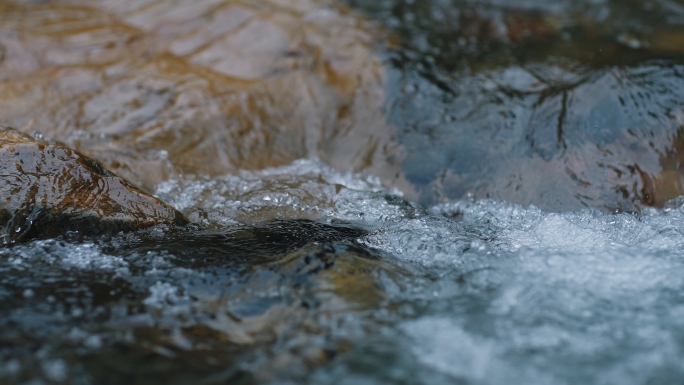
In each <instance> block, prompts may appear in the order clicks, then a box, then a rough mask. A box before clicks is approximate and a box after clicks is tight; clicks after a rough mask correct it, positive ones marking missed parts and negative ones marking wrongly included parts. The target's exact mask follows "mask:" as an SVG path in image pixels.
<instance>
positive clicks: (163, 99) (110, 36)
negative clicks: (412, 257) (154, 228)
mask: <svg viewBox="0 0 684 385" xmlns="http://www.w3.org/2000/svg"><path fill="white" fill-rule="evenodd" d="M0 24H2V25H3V29H4V30H6V31H7V33H6V34H3V35H2V36H0V51H2V52H5V53H6V54H5V55H4V59H2V58H0V100H2V103H0V124H6V125H10V126H12V127H16V128H17V129H19V130H20V131H22V132H27V133H29V132H34V131H38V132H40V133H42V134H43V135H45V136H46V137H50V138H53V139H55V140H59V141H62V142H64V143H66V144H68V145H69V146H71V147H73V148H75V149H77V150H79V151H81V152H82V153H84V154H85V155H87V156H90V157H92V158H94V159H96V160H98V161H99V162H101V163H102V164H103V165H105V166H106V167H107V168H109V169H110V170H112V171H114V172H115V173H117V174H118V175H120V176H122V177H123V178H125V179H127V180H129V181H131V182H132V183H134V184H135V185H136V186H139V187H140V188H141V189H143V190H145V191H148V192H151V191H153V190H154V187H155V186H156V185H157V184H158V183H160V182H163V181H165V180H167V179H168V178H179V177H184V178H185V177H188V178H190V177H191V176H193V175H208V176H217V175H225V174H227V173H235V172H238V171H239V170H257V169H263V168H267V167H277V166H283V165H287V164H290V163H291V162H293V161H294V160H297V159H301V158H319V159H321V160H323V161H324V162H326V163H328V164H330V165H331V166H333V167H336V168H337V169H340V170H343V171H357V172H358V171H364V172H368V173H371V174H374V175H378V176H380V177H382V178H383V179H384V180H385V181H388V182H389V183H388V184H391V183H393V182H392V181H394V180H395V179H397V170H396V168H394V167H393V166H392V162H391V159H390V158H391V157H396V156H399V154H397V153H396V152H395V151H394V150H395V149H396V147H397V146H396V145H395V142H394V140H393V138H392V133H393V130H392V129H391V127H390V126H389V125H388V124H387V123H386V121H385V115H384V113H383V112H382V106H383V104H384V101H385V95H384V82H385V74H384V66H383V63H382V61H381V59H380V57H379V56H377V55H376V52H375V51H374V49H373V45H374V44H376V41H377V40H376V39H377V37H378V36H380V35H382V34H383V31H382V30H381V29H380V28H375V27H374V26H373V25H371V24H370V23H369V22H367V21H366V20H364V18H363V17H360V15H357V14H354V12H352V11H350V10H349V9H348V8H346V7H344V6H341V5H339V4H336V2H334V1H329V0H290V1H278V0H254V1H240V0H221V1H214V0H182V1H177V2H168V1H162V0H153V1H147V2H144V3H142V2H137V1H106V0H104V1H72V2H68V3H67V2H65V3H45V4H24V3H15V2H4V1H2V0H0ZM399 178H400V176H399Z"/></svg>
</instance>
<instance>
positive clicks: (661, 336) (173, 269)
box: [0, 160, 684, 384]
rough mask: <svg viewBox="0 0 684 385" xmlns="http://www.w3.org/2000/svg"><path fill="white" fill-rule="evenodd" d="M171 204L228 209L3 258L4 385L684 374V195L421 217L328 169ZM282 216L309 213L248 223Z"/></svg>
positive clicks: (292, 169)
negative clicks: (638, 202)
mask: <svg viewBox="0 0 684 385" xmlns="http://www.w3.org/2000/svg"><path fill="white" fill-rule="evenodd" d="M245 186H246V187H245ZM282 186H287V188H286V189H283V188H282ZM284 191H287V193H285V192H284ZM157 193H158V194H159V195H160V196H162V195H163V197H164V198H165V199H167V201H169V202H171V203H172V204H175V205H176V207H177V208H178V209H179V210H182V211H184V212H185V213H188V214H189V215H190V216H192V215H198V218H199V216H200V215H201V214H200V213H202V212H203V210H205V209H206V207H208V206H207V205H210V206H211V207H212V212H214V213H217V214H215V215H214V216H212V217H207V219H206V225H207V228H208V229H206V230H192V229H190V230H172V229H168V228H164V227H157V228H153V229H150V230H146V231H139V232H137V233H129V234H120V235H116V236H114V237H111V238H107V239H105V238H98V239H90V240H85V241H83V240H81V241H79V242H76V243H73V241H70V240H69V239H68V238H69V237H66V238H65V239H64V240H44V241H34V242H33V243H30V244H26V245H22V246H17V247H14V248H12V249H5V250H2V251H0V257H1V258H0V274H1V276H2V280H3V286H2V287H3V290H2V292H0V295H1V296H2V301H3V304H5V305H4V306H3V308H2V310H0V315H1V317H0V320H2V321H1V322H2V328H1V330H2V333H1V334H0V338H1V339H2V340H3V341H4V342H3V344H2V348H0V362H2V364H1V365H0V368H1V369H0V376H2V378H4V379H5V381H9V382H10V383H24V382H26V381H28V380H34V381H44V382H45V381H48V382H51V383H103V382H102V381H104V383H121V382H123V381H128V382H133V383H144V381H143V380H142V379H141V378H143V377H144V376H149V375H154V376H155V378H162V379H164V380H166V381H168V382H169V383H188V382H194V381H200V380H201V381H205V382H206V383H217V382H222V381H238V380H241V381H246V382H247V383H252V382H259V383H270V382H273V381H276V380H277V381H284V380H291V381H296V382H305V383H316V384H321V383H359V382H361V383H387V382H397V383H435V382H449V383H451V382H456V383H489V384H505V383H511V382H515V383H530V384H546V383H554V384H555V383H579V382H582V383H623V384H643V383H653V382H656V383H675V382H677V380H678V379H681V378H682V375H684V366H683V365H682V364H681V362H683V361H682V358H683V357H682V356H683V355H684V353H683V352H682V341H684V321H682V320H683V319H684V318H682V315H683V314H684V307H683V306H682V305H681V303H682V300H683V299H684V298H682V294H681V293H682V292H684V291H683V289H684V278H683V277H684V205H683V204H682V202H680V201H673V202H671V203H670V204H669V206H668V207H667V208H665V209H652V210H650V211H647V212H644V213H642V214H641V215H638V216H637V215H632V214H618V215H609V214H604V213H601V212H598V211H591V210H586V211H580V212H574V213H549V212H545V211H542V210H540V209H537V208H535V207H534V206H530V207H523V206H518V205H512V204H507V203H501V202H495V201H488V200H483V201H473V200H463V201H455V202H451V203H445V204H438V205H434V206H431V207H429V208H427V210H422V209H420V208H418V207H416V206H414V205H411V204H408V203H406V202H404V201H402V200H401V198H399V197H397V196H396V195H392V194H388V193H385V192H382V191H381V190H380V189H379V187H378V185H377V184H375V183H374V182H373V179H368V178H364V177H362V176H359V175H350V174H342V173H338V172H335V171H334V170H332V169H330V168H328V167H325V166H323V165H321V164H320V163H318V162H317V161H311V160H301V161H297V162H295V163H293V164H292V165H289V166H286V167H282V168H276V169H268V170H265V171H263V172H258V173H256V172H255V173H243V174H240V175H237V176H230V177H226V178H217V179H213V180H206V181H194V182H186V183H181V182H167V183H164V184H162V185H160V186H159V187H158V189H157ZM307 194H308V195H307ZM198 196H201V197H202V199H198ZM265 196H269V197H271V199H263V197H265ZM278 210H285V211H287V210H290V212H292V213H295V215H291V216H290V219H288V220H284V219H276V220H275V222H266V224H264V222H260V223H261V224H259V223H253V222H251V223H242V222H240V221H238V220H237V219H234V218H247V217H248V216H249V215H252V214H253V213H255V212H256V213H266V214H263V215H265V216H271V215H273V214H272V213H274V212H278ZM358 213H365V214H366V215H363V216H359V215H357V214H358ZM247 214H249V215H247ZM292 218H298V219H292ZM312 219H314V220H312ZM114 363H116V364H114ZM105 375H106V376H107V377H103V376H105ZM277 381H276V382H277Z"/></svg>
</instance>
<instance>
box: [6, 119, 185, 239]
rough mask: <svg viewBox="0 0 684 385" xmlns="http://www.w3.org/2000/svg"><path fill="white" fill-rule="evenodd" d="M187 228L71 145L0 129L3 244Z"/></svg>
mask: <svg viewBox="0 0 684 385" xmlns="http://www.w3.org/2000/svg"><path fill="white" fill-rule="evenodd" d="M160 223H166V224H172V225H183V224H186V223H187V220H186V219H185V218H184V217H183V215H182V214H180V213H179V212H178V211H176V210H175V209H174V208H172V207H170V206H169V205H167V204H165V203H164V202H162V201H160V200H159V199H157V198H154V197H152V196H149V195H147V194H145V193H143V192H141V191H140V190H138V189H136V188H135V187H133V186H131V185H130V184H129V183H128V182H126V181H125V180H123V179H121V178H119V177H118V176H116V175H114V174H112V173H111V172H109V171H107V170H106V169H104V168H103V167H102V166H101V165H100V164H98V163H97V162H95V161H94V160H92V159H90V158H88V157H86V156H84V155H82V154H80V153H79V152H77V151H75V150H72V149H70V148H68V147H66V146H62V145H58V144H50V143H45V142H41V141H38V140H35V139H33V138H31V137H30V136H28V135H25V134H22V133H19V132H17V131H15V130H12V129H8V128H2V129H0V243H1V244H3V245H8V244H13V243H17V242H21V241H24V240H28V239H32V238H48V237H55V236H57V235H60V234H64V233H65V232H67V231H77V232H79V233H81V234H93V235H94V234H102V233H114V232H119V231H125V230H134V229H138V228H143V227H148V226H153V225H156V224H160Z"/></svg>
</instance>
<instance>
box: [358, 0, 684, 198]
mask: <svg viewBox="0 0 684 385" xmlns="http://www.w3.org/2000/svg"><path fill="white" fill-rule="evenodd" d="M351 3H353V4H355V5H358V6H360V7H361V8H362V9H365V10H366V11H368V12H369V13H370V14H371V15H374V16H376V17H377V18H379V19H381V20H383V21H384V22H385V24H387V25H388V26H390V27H391V28H392V29H393V30H394V31H396V33H397V34H398V35H399V37H400V39H401V41H402V44H403V49H401V50H399V51H398V52H396V53H394V54H392V55H391V60H392V63H393V68H394V70H393V71H390V87H394V88H393V90H392V91H391V92H390V95H396V97H394V98H393V99H392V100H391V101H390V103H391V112H390V120H391V122H392V123H393V124H395V125H396V126H397V128H398V133H397V136H398V140H399V141H400V142H401V143H403V144H404V145H405V147H406V152H407V153H408V156H407V158H406V159H405V160H404V161H403V163H402V170H403V171H404V172H405V174H406V177H407V179H408V180H409V181H410V182H412V183H414V184H415V185H417V186H420V187H422V189H421V190H422V191H421V192H420V195H419V198H418V199H419V200H420V201H421V202H424V203H430V202H435V201H448V200H451V199H459V198H464V197H466V196H467V195H468V194H472V195H474V196H475V197H490V198H495V199H504V200H507V201H511V202H516V203H521V204H535V205H538V206H540V207H543V208H546V209H550V210H568V209H571V210H577V209H582V208H585V207H594V208H601V209H605V210H615V209H617V210H628V211H632V210H638V209H639V207H642V206H643V205H656V206H662V204H663V203H664V202H665V201H667V200H668V199H671V198H674V197H676V196H678V195H680V194H682V193H684V190H683V189H682V182H681V173H680V172H678V171H677V170H678V168H679V166H678V164H679V163H678V162H677V161H674V162H673V161H672V159H673V158H674V159H677V158H678V156H677V155H673V154H672V153H673V152H676V151H677V150H678V149H679V148H680V147H681V146H679V145H674V146H673V145H672V143H673V140H677V141H679V140H681V139H679V137H680V135H681V130H682V127H683V126H684V108H683V107H682V102H681V97H680V93H681V89H682V87H683V86H684V51H682V47H683V46H684V45H683V44H684V25H683V22H684V16H683V15H684V7H682V5H681V4H678V3H676V2H670V1H648V2H624V1H586V2H585V1H580V2H577V1H553V2H532V1H514V2H503V3H497V2H494V4H492V2H489V1H475V2H466V1H431V0H428V1H416V2H414V1H380V2H364V1H351ZM672 163H676V164H677V165H676V166H674V167H673V165H672ZM664 169H665V170H664ZM663 171H665V173H663ZM654 181H655V182H654Z"/></svg>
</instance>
